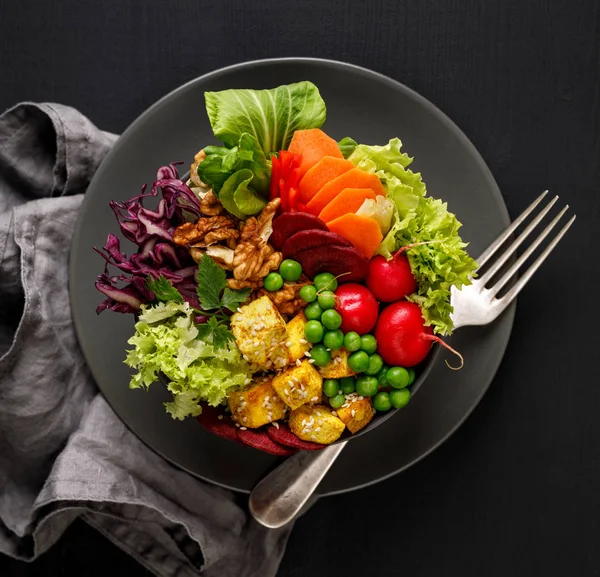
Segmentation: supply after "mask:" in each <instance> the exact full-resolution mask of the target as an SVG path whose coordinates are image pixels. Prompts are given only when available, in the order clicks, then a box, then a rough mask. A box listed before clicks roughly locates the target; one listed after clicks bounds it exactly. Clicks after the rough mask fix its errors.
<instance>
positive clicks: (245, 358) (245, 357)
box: [242, 355, 250, 361]
mask: <svg viewBox="0 0 600 577" xmlns="http://www.w3.org/2000/svg"><path fill="white" fill-rule="evenodd" d="M242 357H244V360H245V361H249V360H250V359H249V358H248V355H242Z"/></svg>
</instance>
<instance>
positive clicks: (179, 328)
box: [125, 302, 252, 419]
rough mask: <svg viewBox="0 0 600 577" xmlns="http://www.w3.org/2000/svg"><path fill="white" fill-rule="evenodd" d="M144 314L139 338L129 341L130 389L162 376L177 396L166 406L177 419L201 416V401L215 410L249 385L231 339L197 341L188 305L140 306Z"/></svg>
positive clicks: (246, 366)
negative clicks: (239, 389) (217, 343)
mask: <svg viewBox="0 0 600 577" xmlns="http://www.w3.org/2000/svg"><path fill="white" fill-rule="evenodd" d="M141 311H142V312H141V314H140V317H139V320H138V322H137V323H136V324H135V334H134V335H133V336H132V337H131V338H130V339H129V340H128V341H127V342H128V344H130V345H131V346H132V347H133V348H132V349H131V350H129V351H127V357H126V359H125V364H127V365H128V366H129V367H131V368H133V369H135V370H136V372H135V373H134V375H133V376H132V377H131V381H130V385H129V386H130V387H131V388H133V389H137V388H144V389H147V388H148V387H149V386H150V385H151V384H152V383H154V382H155V381H156V380H157V378H158V374H159V373H162V374H164V375H165V376H166V377H167V379H169V384H168V389H169V391H170V392H171V394H172V395H173V400H172V402H168V403H165V408H166V410H167V412H168V413H169V414H170V415H171V416H172V417H173V418H174V419H183V418H184V417H187V416H197V415H199V414H200V412H201V408H200V406H199V405H198V403H199V402H200V401H206V402H207V403H208V404H210V405H212V406H216V405H218V404H220V403H221V402H222V401H224V400H225V399H226V398H227V395H228V394H229V393H230V392H231V391H234V390H236V389H238V388H240V387H242V386H243V385H244V384H245V383H247V382H249V379H250V378H251V376H252V373H251V369H250V366H249V364H248V363H247V362H246V361H245V360H244V359H243V357H242V355H241V353H240V351H239V349H238V348H237V346H236V345H235V343H234V342H233V341H232V340H229V339H227V340H226V341H225V343H224V345H223V346H220V347H217V346H216V343H215V342H209V339H207V340H203V339H202V338H199V330H198V327H197V326H196V325H195V324H194V320H193V319H194V311H193V309H192V308H191V307H190V306H189V304H188V303H184V304H180V303H174V302H169V303H159V304H158V305H154V306H146V305H142V307H141ZM199 326H203V325H199Z"/></svg>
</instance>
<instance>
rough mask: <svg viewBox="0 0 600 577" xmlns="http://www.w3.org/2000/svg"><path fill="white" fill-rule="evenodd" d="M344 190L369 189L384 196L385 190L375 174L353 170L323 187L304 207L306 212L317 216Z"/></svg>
mask: <svg viewBox="0 0 600 577" xmlns="http://www.w3.org/2000/svg"><path fill="white" fill-rule="evenodd" d="M344 188H370V189H371V190H372V191H373V192H374V193H375V194H381V195H383V196H385V188H383V184H381V181H380V180H379V177H378V176H377V175H376V174H370V173H368V172H363V171H362V170H359V169H358V168H353V169H352V170H349V171H348V172H344V174H341V175H340V176H338V177H337V178H334V179H333V180H331V181H329V182H328V183H327V184H326V185H325V186H323V187H322V188H321V190H319V192H318V193H317V194H316V195H315V196H313V197H312V199H311V200H310V202H309V203H308V204H307V205H306V208H307V209H308V212H310V213H311V214H314V215H315V216H318V215H319V214H320V213H321V211H322V210H323V209H324V208H325V207H326V206H327V205H328V204H329V203H330V202H331V201H332V200H333V199H334V198H335V197H336V196H337V195H338V194H339V193H340V192H342V190H344Z"/></svg>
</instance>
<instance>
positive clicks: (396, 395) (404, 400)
mask: <svg viewBox="0 0 600 577" xmlns="http://www.w3.org/2000/svg"><path fill="white" fill-rule="evenodd" d="M408 401H410V391H409V390H408V389H397V390H394V391H392V392H391V393H390V402H391V403H392V407H394V408H395V409H403V408H404V407H406V405H408Z"/></svg>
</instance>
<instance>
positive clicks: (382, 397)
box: [373, 391, 392, 412]
mask: <svg viewBox="0 0 600 577" xmlns="http://www.w3.org/2000/svg"><path fill="white" fill-rule="evenodd" d="M373 407H375V409H376V410H378V411H382V412H384V411H389V410H390V409H391V408H392V403H391V401H390V395H389V394H388V393H386V392H384V391H379V392H378V393H377V394H376V395H375V396H374V397H373Z"/></svg>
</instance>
